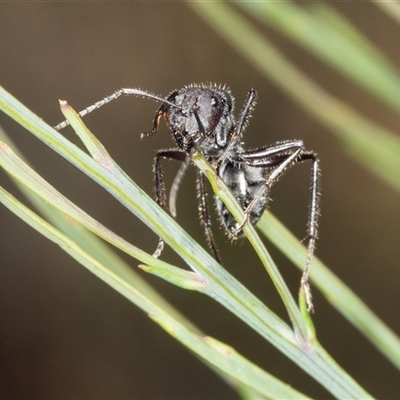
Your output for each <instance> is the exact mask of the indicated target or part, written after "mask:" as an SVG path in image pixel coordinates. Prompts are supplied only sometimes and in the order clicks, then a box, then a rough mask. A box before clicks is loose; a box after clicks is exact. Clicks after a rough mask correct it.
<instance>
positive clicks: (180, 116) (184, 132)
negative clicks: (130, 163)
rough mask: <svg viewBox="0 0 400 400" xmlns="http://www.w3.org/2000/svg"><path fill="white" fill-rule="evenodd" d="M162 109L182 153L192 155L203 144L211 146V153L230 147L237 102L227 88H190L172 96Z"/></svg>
mask: <svg viewBox="0 0 400 400" xmlns="http://www.w3.org/2000/svg"><path fill="white" fill-rule="evenodd" d="M171 103H173V105H174V106H172V105H171ZM162 108H163V114H164V118H165V121H166V123H167V125H168V127H169V128H170V129H171V131H172V132H173V135H174V139H175V141H176V143H177V144H178V146H179V147H180V148H181V149H183V150H185V151H187V152H190V150H191V149H192V148H193V147H195V146H196V147H197V146H200V147H201V145H202V143H207V146H208V149H209V150H211V149H212V148H215V150H218V149H221V148H223V147H225V146H226V144H227V142H228V138H229V134H230V132H231V131H232V128H233V126H234V120H233V115H232V110H233V98H232V96H231V95H230V93H229V92H228V91H227V90H226V89H225V88H221V87H217V86H187V87H185V88H183V89H181V90H178V91H174V92H172V93H171V94H170V95H169V96H168V98H167V102H166V103H164V104H163V106H162ZM205 139H208V140H206V141H204V140H205Z"/></svg>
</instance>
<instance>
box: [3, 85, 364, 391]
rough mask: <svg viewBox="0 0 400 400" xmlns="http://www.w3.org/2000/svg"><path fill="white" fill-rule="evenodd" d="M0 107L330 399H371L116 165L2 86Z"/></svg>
mask: <svg viewBox="0 0 400 400" xmlns="http://www.w3.org/2000/svg"><path fill="white" fill-rule="evenodd" d="M0 109H2V110H3V111H4V112H5V113H6V114H8V115H9V116H11V117H12V118H13V119H15V120H16V121H17V122H18V123H19V124H21V125H22V126H24V127H25V128H27V129H28V130H29V131H30V132H32V133H33V134H35V135H36V136H37V137H38V138H39V139H41V140H42V141H43V142H45V143H46V144H48V145H49V146H50V147H51V148H53V149H54V150H55V151H57V152H58V153H59V154H60V155H62V156H63V157H64V158H66V159H67V160H69V161H70V162H71V163H72V164H74V165H75V166H77V167H78V168H80V169H81V170H82V171H83V172H84V173H85V174H87V175H88V176H89V177H91V178H92V179H93V180H94V181H96V182H98V183H99V184H100V185H102V186H103V187H104V188H105V189H107V190H108V191H109V193H111V194H112V195H113V196H114V197H115V198H116V199H117V200H118V201H120V202H121V203H122V204H124V205H125V206H126V207H127V208H128V209H129V210H131V211H132V212H133V213H134V214H136V215H137V216H138V217H139V218H140V219H141V220H143V221H144V222H145V223H146V224H147V225H148V226H149V227H150V228H151V229H152V230H154V231H155V232H156V233H157V235H160V236H161V237H162V238H163V239H164V240H165V241H166V243H168V244H170V245H171V247H172V248H173V249H174V250H175V251H176V252H177V253H178V254H179V255H180V256H181V257H182V258H183V259H184V260H185V261H186V262H187V264H188V265H189V266H190V267H191V268H192V269H193V270H194V271H195V272H196V273H198V274H199V275H201V277H202V279H203V280H204V282H205V284H206V289H205V290H206V291H207V294H208V295H209V296H211V297H212V298H213V299H215V300H217V301H218V302H219V303H220V304H222V305H223V306H224V307H226V308H227V309H228V310H230V311H231V312H232V313H233V314H235V315H236V316H237V317H239V318H240V319H241V320H243V321H244V322H245V323H246V324H248V325H249V326H250V327H251V328H252V329H254V330H255V331H256V332H257V333H259V334H260V335H261V336H262V337H264V338H265V339H266V340H268V341H269V342H270V343H271V344H273V345H274V346H275V347H276V348H277V349H278V350H280V351H281V352H282V353H284V354H285V355H286V356H287V357H288V358H290V359H291V360H292V361H294V362H295V363H296V364H297V365H298V366H300V367H301V368H302V369H304V371H306V372H307V373H308V374H309V375H310V376H311V377H312V378H313V379H315V380H316V381H318V382H319V383H320V384H321V385H322V386H324V387H325V388H326V389H327V390H328V391H329V392H330V393H332V394H333V395H334V396H335V397H337V398H370V395H369V394H368V393H367V392H366V391H365V390H364V389H363V388H361V387H360V386H359V385H358V384H357V383H356V382H355V381H354V380H353V379H352V378H351V377H350V376H349V375H348V374H347V373H346V372H345V371H344V370H343V369H342V368H340V367H339V365H338V364H337V363H335V362H334V361H333V360H332V358H331V357H330V356H329V355H328V354H327V352H326V351H325V350H324V349H323V348H322V347H321V346H320V345H319V343H318V342H317V340H316V339H315V340H313V341H312V342H310V343H306V344H305V343H302V342H301V341H299V338H298V336H296V334H295V333H294V332H293V330H292V329H290V327H289V326H288V325H287V324H286V323H285V322H284V321H282V320H281V319H280V318H279V317H277V316H276V315H275V314H274V313H273V312H272V311H271V310H269V309H268V308H267V307H266V306H265V305H264V304H263V303H262V302H260V301H259V300H258V299H257V298H256V297H255V296H254V295H253V294H252V293H251V292H249V291H248V290H247V289H246V288H245V287H244V286H243V285H241V284H240V283H239V282H238V281H237V280H235V279H234V278H233V277H232V276H231V275H230V274H228V273H227V271H226V270H224V269H223V268H221V266H219V265H218V264H217V263H216V261H215V260H214V259H213V258H212V257H211V256H210V255H209V254H208V253H207V252H206V251H205V250H204V249H203V248H201V247H200V246H199V245H198V244H197V243H196V242H195V241H194V240H193V239H192V238H191V237H190V236H189V235H187V233H185V232H184V231H183V229H182V228H181V227H180V226H179V225H178V224H177V223H176V221H174V220H173V219H172V218H171V217H169V216H168V215H167V214H166V213H165V212H164V211H163V210H161V209H160V208H159V207H158V206H157V205H156V204H155V202H154V201H153V200H151V199H150V198H149V197H148V196H147V195H146V194H145V193H144V192H143V191H142V190H141V189H140V188H139V187H137V185H135V184H134V183H133V182H132V181H131V180H130V179H128V178H127V177H126V175H125V174H124V173H122V172H120V170H119V168H112V169H111V170H110V169H108V168H106V167H103V166H100V165H99V164H98V163H96V162H95V161H94V160H93V159H92V158H91V157H89V156H88V155H87V154H86V153H85V152H83V151H81V150H80V149H79V148H78V147H76V146H74V145H73V144H72V143H70V142H69V141H68V140H66V139H65V138H64V137H63V136H62V135H60V134H59V133H58V132H57V131H55V130H54V129H52V128H51V127H49V126H48V125H47V124H45V122H44V121H43V120H41V119H40V118H38V117H37V116H36V115H35V114H33V113H32V112H31V111H29V110H28V109H27V108H26V107H24V106H23V105H22V104H21V103H20V102H18V101H17V100H16V99H15V98H14V97H12V96H11V95H10V94H8V93H7V92H6V91H5V90H3V89H0ZM3 153H4V154H3V156H4V157H7V155H8V153H9V149H7V148H6V147H3ZM27 183H28V182H24V184H27ZM38 194H39V195H41V193H38ZM53 195H54V193H53ZM54 200H56V199H54ZM71 210H73V208H69V211H71ZM153 263H154V261H153Z"/></svg>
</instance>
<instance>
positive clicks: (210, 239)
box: [196, 171, 221, 264]
mask: <svg viewBox="0 0 400 400" xmlns="http://www.w3.org/2000/svg"><path fill="white" fill-rule="evenodd" d="M196 183H197V197H198V200H199V216H200V224H201V225H202V227H203V228H204V231H205V234H206V240H207V244H208V247H209V248H210V250H211V252H212V253H213V255H214V258H215V259H216V260H217V261H218V262H219V263H220V264H221V257H220V256H219V252H218V249H217V245H216V243H215V240H214V235H213V233H212V230H211V220H210V215H209V213H208V206H207V189H206V185H205V180H204V174H203V173H202V172H201V171H198V174H197V178H196Z"/></svg>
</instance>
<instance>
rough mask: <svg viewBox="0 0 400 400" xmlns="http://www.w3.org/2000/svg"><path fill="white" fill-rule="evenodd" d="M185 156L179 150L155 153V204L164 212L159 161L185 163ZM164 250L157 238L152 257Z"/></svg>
mask: <svg viewBox="0 0 400 400" xmlns="http://www.w3.org/2000/svg"><path fill="white" fill-rule="evenodd" d="M186 157H187V154H186V153H185V152H183V151H181V150H177V149H171V150H160V151H158V152H157V154H156V157H155V159H154V188H155V195H156V202H157V204H158V205H159V206H160V207H162V208H163V209H164V210H166V209H167V195H166V190H165V184H164V181H163V173H162V168H161V159H170V160H178V161H185V160H186ZM163 249H164V241H163V240H162V239H161V238H159V240H158V245H157V248H156V250H155V252H154V253H153V257H155V258H158V257H159V256H160V255H161V253H162V251H163Z"/></svg>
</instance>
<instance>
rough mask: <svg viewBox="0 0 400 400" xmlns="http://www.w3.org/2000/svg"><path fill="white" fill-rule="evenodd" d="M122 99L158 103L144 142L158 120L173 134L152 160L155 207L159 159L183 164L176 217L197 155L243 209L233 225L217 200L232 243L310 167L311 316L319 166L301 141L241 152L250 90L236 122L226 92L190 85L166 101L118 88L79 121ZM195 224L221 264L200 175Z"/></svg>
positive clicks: (161, 188) (160, 191) (162, 201)
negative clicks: (272, 197)
mask: <svg viewBox="0 0 400 400" xmlns="http://www.w3.org/2000/svg"><path fill="white" fill-rule="evenodd" d="M122 94H126V95H135V96H143V97H146V98H151V99H154V100H157V101H159V102H161V103H162V104H161V107H160V108H159V109H158V111H157V113H156V116H155V118H154V122H153V128H152V130H151V131H149V132H146V133H142V135H141V137H142V138H144V137H149V136H151V135H153V134H154V133H156V131H157V128H158V125H159V123H160V120H161V118H162V117H163V118H164V120H165V122H166V124H167V126H168V127H169V129H170V130H171V131H172V135H173V139H174V140H175V143H176V144H177V146H178V147H177V148H174V149H168V150H159V151H157V154H156V157H155V161H154V174H155V193H156V201H157V203H158V204H159V205H160V206H161V207H163V208H164V209H166V208H167V196H166V190H165V185H164V182H163V174H162V168H161V159H173V160H178V161H181V162H182V163H183V164H182V166H181V168H180V169H179V171H178V173H177V175H176V177H175V180H174V183H173V185H172V188H171V193H170V199H169V203H170V207H169V208H170V211H171V214H172V215H173V216H174V217H175V216H176V206H175V204H176V196H177V192H178V189H179V186H180V183H181V181H182V178H183V176H184V174H185V172H186V170H187V168H188V167H189V165H190V163H191V156H192V154H193V152H194V151H201V153H202V154H203V155H204V157H205V158H206V159H207V160H208V161H209V162H210V164H211V165H212V166H213V167H214V168H215V170H216V172H217V174H218V176H219V177H220V178H221V179H222V180H223V181H224V182H225V183H226V184H227V186H228V187H229V188H230V190H231V191H232V193H233V195H234V196H235V198H236V199H237V201H238V203H239V204H240V206H241V207H242V209H243V211H244V214H245V218H244V220H243V221H241V223H238V222H237V221H236V220H235V218H234V217H233V215H232V214H231V213H230V211H229V210H228V209H227V208H226V206H225V205H224V203H223V202H222V201H221V200H220V199H219V198H218V197H216V199H215V200H216V206H217V212H218V215H219V218H220V220H221V222H222V225H223V226H224V228H225V230H226V232H227V234H228V236H229V237H230V238H232V239H236V238H239V237H241V236H243V231H242V228H243V226H244V225H245V224H246V222H248V221H250V222H251V223H252V224H253V225H255V224H256V223H257V222H258V221H259V219H260V218H261V216H262V214H263V212H264V210H265V208H266V205H267V202H268V195H269V190H270V188H271V187H272V186H273V185H274V184H275V183H276V182H277V181H278V179H279V178H280V177H281V175H283V174H284V173H285V172H286V170H287V169H288V168H289V167H291V166H292V165H294V164H297V163H299V162H303V161H311V162H312V180H311V204H310V212H309V219H308V240H309V242H308V254H307V261H306V266H305V268H304V271H303V275H302V278H301V286H302V288H303V289H304V291H305V294H306V299H307V307H308V310H309V311H313V304H312V297H311V290H310V286H309V283H308V279H309V270H310V263H311V259H312V256H313V253H314V250H315V242H316V239H317V234H318V225H317V217H318V203H319V192H318V180H319V162H318V159H317V157H316V154H315V153H314V152H313V151H307V150H305V148H304V144H303V142H302V141H301V140H288V141H282V142H277V143H274V144H272V145H269V146H263V147H259V148H257V149H253V150H245V149H244V148H243V143H242V136H243V132H244V130H245V128H246V126H247V124H248V122H249V118H250V115H251V112H252V111H253V109H254V106H255V103H256V96H257V94H256V91H255V90H253V89H251V90H250V91H249V92H248V94H247V98H246V101H245V103H244V105H243V109H242V111H241V112H240V114H239V117H238V119H237V120H235V117H234V115H233V106H234V104H233V103H234V99H233V97H232V95H231V94H230V92H229V90H228V89H226V88H225V87H221V86H212V85H210V86H206V85H189V86H185V87H184V88H183V89H181V90H175V91H173V92H172V93H171V94H170V95H169V96H168V97H167V98H166V99H164V98H162V97H160V96H156V95H154V94H152V93H149V92H147V91H143V90H140V89H120V90H118V91H116V92H115V93H113V94H112V95H110V96H108V97H106V98H104V99H103V100H101V101H99V102H97V103H95V104H93V105H92V106H90V107H88V108H86V109H85V110H83V111H81V112H80V113H79V115H80V116H84V115H86V114H88V113H90V112H92V111H93V110H95V109H98V108H100V107H101V106H103V105H104V104H107V103H109V102H110V101H112V100H115V99H116V98H118V97H119V96H121V95H122ZM67 125H68V122H67V121H65V122H62V123H61V124H59V125H57V126H56V129H58V130H60V129H62V128H64V127H65V126H67ZM197 191H198V199H199V213H200V222H201V225H202V226H203V228H204V230H205V234H206V238H207V243H208V245H209V247H210V249H211V251H212V253H213V255H214V257H215V258H216V260H217V261H219V262H220V257H219V254H218V250H217V247H216V244H215V241H214V237H213V234H212V231H211V222H210V218H209V212H208V207H207V201H206V200H207V192H206V185H205V178H204V175H203V173H202V172H201V171H199V172H198V175H197ZM163 247H164V242H163V241H162V239H160V240H159V244H158V246H157V250H156V251H155V253H154V256H155V257H158V256H160V254H161V252H162V249H163Z"/></svg>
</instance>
